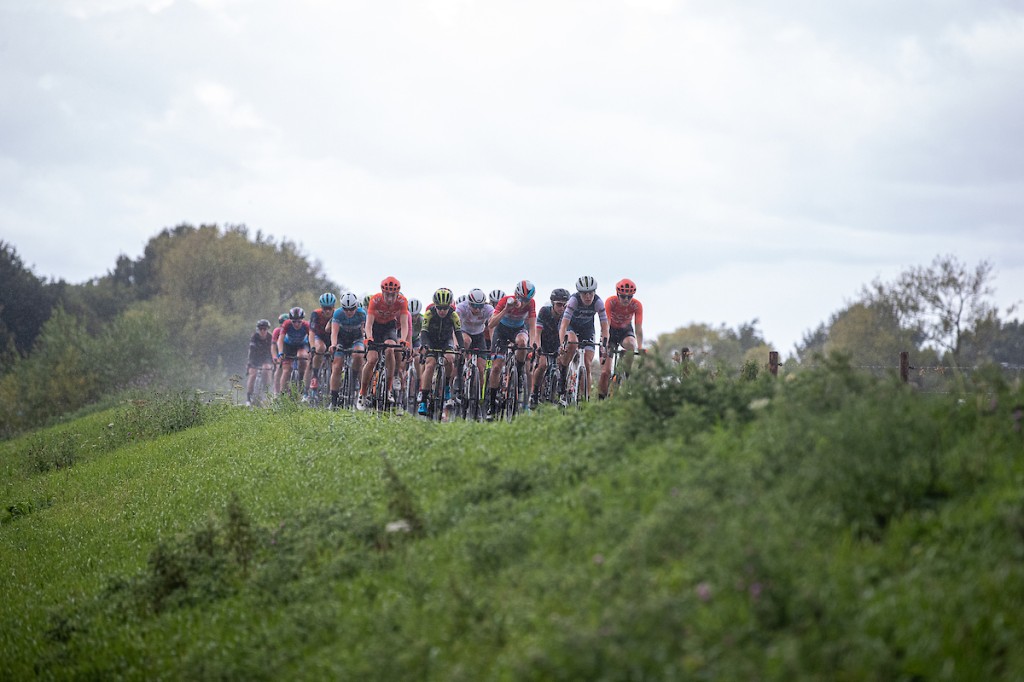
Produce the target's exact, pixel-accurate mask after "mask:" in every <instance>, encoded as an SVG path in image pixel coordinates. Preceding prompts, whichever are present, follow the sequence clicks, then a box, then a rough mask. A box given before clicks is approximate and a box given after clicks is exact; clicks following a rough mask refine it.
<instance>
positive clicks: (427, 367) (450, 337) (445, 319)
mask: <svg viewBox="0 0 1024 682" xmlns="http://www.w3.org/2000/svg"><path fill="white" fill-rule="evenodd" d="M453 299H454V296H453V294H452V290H451V289H447V288H444V287H442V288H441V289H438V290H437V291H435V292H434V296H433V303H431V304H430V305H428V306H427V311H426V312H425V313H423V329H422V330H421V331H420V355H421V356H423V368H422V369H421V371H420V391H419V393H418V394H417V396H416V402H417V403H419V406H418V408H417V412H418V413H419V414H421V415H426V414H427V395H429V393H430V381H431V379H432V378H433V376H434V367H435V366H436V365H437V357H436V356H434V355H433V354H430V353H428V352H427V351H429V350H441V351H450V350H453V349H454V348H455V344H458V346H459V350H460V351H461V350H462V349H463V347H464V345H463V340H462V322H461V321H460V320H459V313H458V312H456V310H455V306H454V305H453V303H454V301H453ZM441 357H443V358H444V364H445V369H446V376H447V383H446V385H445V387H444V400H445V402H446V403H447V401H448V400H449V399H451V383H452V379H454V378H455V364H454V362H453V361H452V357H451V355H450V354H448V353H445V354H444V355H442V356H441Z"/></svg>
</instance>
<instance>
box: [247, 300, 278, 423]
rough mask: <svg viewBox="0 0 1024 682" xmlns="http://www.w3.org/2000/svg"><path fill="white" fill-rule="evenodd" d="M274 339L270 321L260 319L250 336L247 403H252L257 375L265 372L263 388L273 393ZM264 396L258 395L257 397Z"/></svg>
mask: <svg viewBox="0 0 1024 682" xmlns="http://www.w3.org/2000/svg"><path fill="white" fill-rule="evenodd" d="M273 342H274V339H273V337H272V336H271V335H270V321H269V320H260V321H259V322H257V323H256V331H255V332H253V335H252V336H251V337H250V338H249V361H248V363H247V364H246V370H247V372H248V375H249V377H248V381H247V382H246V385H245V404H246V405H250V406H251V405H252V401H253V391H254V390H255V389H256V375H257V374H258V373H260V372H262V373H263V390H265V391H269V392H271V393H273V389H272V388H271V387H270V382H271V377H270V375H271V373H272V372H273V369H274V355H273V353H272V352H271V345H272V344H273ZM262 397H263V396H256V398H257V399H259V398H262Z"/></svg>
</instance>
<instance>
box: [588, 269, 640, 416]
mask: <svg viewBox="0 0 1024 682" xmlns="http://www.w3.org/2000/svg"><path fill="white" fill-rule="evenodd" d="M634 294H636V283H635V282H634V281H633V280H631V279H621V280H619V281H618V282H617V283H616V284H615V296H613V297H612V298H609V299H608V300H607V301H605V303H604V309H605V312H606V313H607V315H608V327H609V333H608V351H609V352H614V351H615V349H616V348H618V347H619V346H622V348H623V349H624V350H625V351H626V352H625V353H624V354H623V355H622V365H621V374H622V378H623V379H627V378H629V371H630V369H632V367H633V354H634V353H635V352H636V351H637V350H638V349H642V348H643V346H644V306H643V304H642V303H640V301H639V300H638V299H636V298H633V296H634ZM634 324H635V325H636V329H635V330H634V328H633V325H634ZM611 375H612V363H611V362H607V361H606V362H605V363H604V364H603V365H602V366H601V377H600V379H598V383H597V397H598V399H602V400H603V399H604V398H605V397H607V396H608V382H609V380H610V379H611Z"/></svg>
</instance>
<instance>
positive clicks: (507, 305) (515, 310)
mask: <svg viewBox="0 0 1024 682" xmlns="http://www.w3.org/2000/svg"><path fill="white" fill-rule="evenodd" d="M506 309H507V310H506ZM502 310H505V311H506V312H505V316H504V317H502V318H501V323H500V324H503V325H505V326H506V327H522V326H523V325H525V324H526V322H527V320H530V319H537V304H536V302H535V301H534V300H533V299H532V298H531V299H530V300H529V301H527V302H526V303H524V304H520V303H519V302H518V301H516V297H515V296H506V297H505V298H503V299H501V300H500V301H498V303H497V305H495V306H494V312H495V313H500V312H501V311H502Z"/></svg>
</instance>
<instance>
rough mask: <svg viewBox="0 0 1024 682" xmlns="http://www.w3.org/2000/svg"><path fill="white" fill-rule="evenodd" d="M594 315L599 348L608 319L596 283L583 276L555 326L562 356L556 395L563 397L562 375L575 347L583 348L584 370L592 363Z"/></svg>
mask: <svg viewBox="0 0 1024 682" xmlns="http://www.w3.org/2000/svg"><path fill="white" fill-rule="evenodd" d="M594 315H597V317H598V320H600V322H601V347H602V348H604V347H605V346H606V345H607V342H608V315H607V313H605V310H604V301H603V300H601V297H600V296H598V295H597V280H596V279H594V278H593V277H591V276H590V275H583V276H582V277H580V278H579V279H578V280H576V293H575V294H573V295H572V296H570V297H569V301H568V302H567V303H566V305H565V312H564V313H562V321H561V323H559V325H558V338H559V340H560V341H561V344H562V355H561V357H559V358H558V364H559V365H560V366H561V368H562V385H561V386H560V387H559V391H560V393H562V394H563V395H564V393H565V374H566V371H565V370H566V368H567V367H568V366H569V362H570V361H571V360H572V356H573V354H575V352H576V347H577V345H581V346H583V348H584V349H585V350H584V354H583V359H584V362H585V363H586V367H587V369H588V370H589V369H590V363H591V362H593V360H594V347H595V346H596V345H597V343H596V341H595V340H594Z"/></svg>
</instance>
